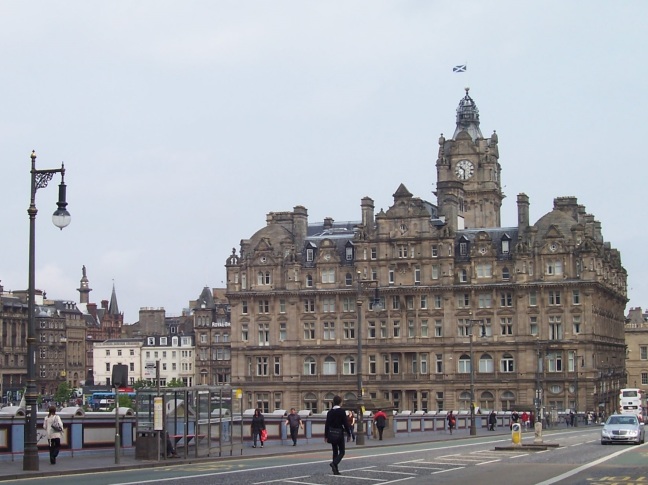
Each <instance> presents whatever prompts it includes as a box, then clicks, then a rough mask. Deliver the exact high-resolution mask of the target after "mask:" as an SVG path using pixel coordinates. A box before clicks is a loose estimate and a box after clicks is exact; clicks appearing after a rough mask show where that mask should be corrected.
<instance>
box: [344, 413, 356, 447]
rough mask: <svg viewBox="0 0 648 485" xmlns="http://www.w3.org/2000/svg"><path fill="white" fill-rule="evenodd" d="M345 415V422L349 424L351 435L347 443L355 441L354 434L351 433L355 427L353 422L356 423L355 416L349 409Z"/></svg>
mask: <svg viewBox="0 0 648 485" xmlns="http://www.w3.org/2000/svg"><path fill="white" fill-rule="evenodd" d="M346 413H347V421H348V423H349V429H350V430H351V435H349V436H348V437H347V442H348V441H355V432H354V431H353V427H354V426H355V422H356V419H355V414H354V413H353V411H351V410H350V409H349V410H348V411H347V412H346Z"/></svg>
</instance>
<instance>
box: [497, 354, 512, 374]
mask: <svg viewBox="0 0 648 485" xmlns="http://www.w3.org/2000/svg"><path fill="white" fill-rule="evenodd" d="M500 371H501V372H515V361H514V360H513V356H512V355H511V354H504V355H503V356H502V360H500Z"/></svg>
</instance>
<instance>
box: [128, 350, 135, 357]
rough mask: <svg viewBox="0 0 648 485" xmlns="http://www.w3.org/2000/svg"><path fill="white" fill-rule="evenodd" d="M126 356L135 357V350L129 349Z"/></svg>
mask: <svg viewBox="0 0 648 485" xmlns="http://www.w3.org/2000/svg"><path fill="white" fill-rule="evenodd" d="M128 355H130V356H131V357H133V356H134V355H135V349H130V351H129V352H128Z"/></svg>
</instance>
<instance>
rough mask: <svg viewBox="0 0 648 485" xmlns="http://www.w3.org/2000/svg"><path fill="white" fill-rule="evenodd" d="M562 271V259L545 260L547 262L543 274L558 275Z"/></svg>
mask: <svg viewBox="0 0 648 485" xmlns="http://www.w3.org/2000/svg"><path fill="white" fill-rule="evenodd" d="M562 273H563V270H562V261H560V260H554V261H547V264H546V266H545V274H547V275H555V276H560V275H561V274H562Z"/></svg>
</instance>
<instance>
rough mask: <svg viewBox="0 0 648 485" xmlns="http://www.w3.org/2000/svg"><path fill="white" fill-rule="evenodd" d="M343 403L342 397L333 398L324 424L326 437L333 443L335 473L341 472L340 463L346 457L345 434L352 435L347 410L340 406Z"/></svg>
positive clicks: (332, 464)
mask: <svg viewBox="0 0 648 485" xmlns="http://www.w3.org/2000/svg"><path fill="white" fill-rule="evenodd" d="M341 404H342V398H341V397H340V396H335V397H334V398H333V407H332V408H331V409H330V410H329V412H328V413H326V424H325V425H324V439H325V440H326V441H327V442H328V443H330V444H331V448H332V450H333V461H332V462H331V463H329V465H330V467H331V469H332V470H333V475H339V474H340V471H339V470H338V465H339V464H340V462H341V461H342V458H344V453H345V446H344V445H345V441H344V435H345V434H346V435H347V436H350V435H351V429H350V428H349V421H348V419H347V415H346V411H344V409H342V408H341V407H340V405H341Z"/></svg>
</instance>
